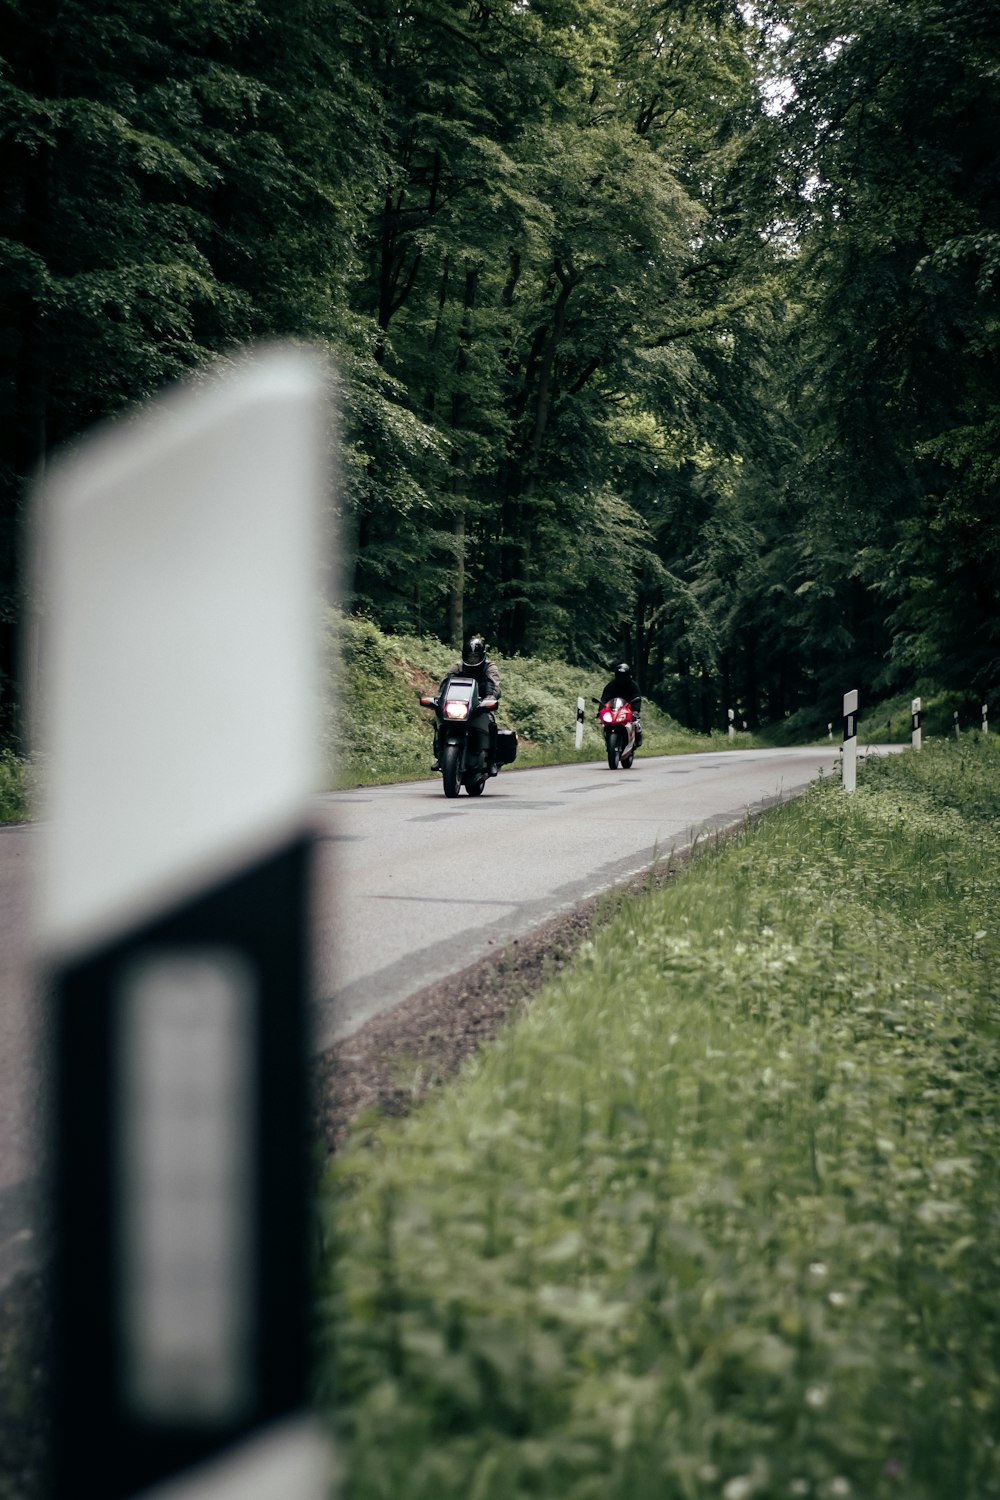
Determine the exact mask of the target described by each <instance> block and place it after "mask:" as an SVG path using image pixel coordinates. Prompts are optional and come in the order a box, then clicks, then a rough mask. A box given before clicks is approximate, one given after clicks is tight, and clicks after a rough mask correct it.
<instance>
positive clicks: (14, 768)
mask: <svg viewBox="0 0 1000 1500" xmlns="http://www.w3.org/2000/svg"><path fill="white" fill-rule="evenodd" d="M32 783H33V778H32V775H31V767H30V765H29V763H28V761H26V760H24V759H22V757H21V756H19V755H15V753H14V751H13V750H9V749H8V750H0V823H23V822H24V821H25V820H26V819H27V818H29V817H30V816H31V794H32Z"/></svg>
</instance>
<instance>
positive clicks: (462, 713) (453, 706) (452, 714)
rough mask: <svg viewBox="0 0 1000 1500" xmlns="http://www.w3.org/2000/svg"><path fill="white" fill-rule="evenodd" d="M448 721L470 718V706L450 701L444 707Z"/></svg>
mask: <svg viewBox="0 0 1000 1500" xmlns="http://www.w3.org/2000/svg"><path fill="white" fill-rule="evenodd" d="M444 716H445V718H446V719H467V718H468V717H469V705H468V704H467V703H459V702H457V701H456V702H453V701H452V700H450V699H449V701H448V702H447V703H446V704H445V706H444Z"/></svg>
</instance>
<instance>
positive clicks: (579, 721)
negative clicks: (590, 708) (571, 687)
mask: <svg viewBox="0 0 1000 1500" xmlns="http://www.w3.org/2000/svg"><path fill="white" fill-rule="evenodd" d="M584 713H585V708H584V702H583V699H582V698H577V700H576V748H577V749H578V750H579V749H581V748H582V746H583V716H584Z"/></svg>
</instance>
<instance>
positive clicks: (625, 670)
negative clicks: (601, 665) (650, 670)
mask: <svg viewBox="0 0 1000 1500" xmlns="http://www.w3.org/2000/svg"><path fill="white" fill-rule="evenodd" d="M628 675H629V665H628V662H627V661H620V662H619V663H618V665H617V667H615V676H616V677H627V676H628Z"/></svg>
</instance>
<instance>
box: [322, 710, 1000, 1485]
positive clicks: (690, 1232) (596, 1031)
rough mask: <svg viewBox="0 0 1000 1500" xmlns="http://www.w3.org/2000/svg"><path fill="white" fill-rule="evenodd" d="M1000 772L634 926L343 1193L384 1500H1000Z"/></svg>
mask: <svg viewBox="0 0 1000 1500" xmlns="http://www.w3.org/2000/svg"><path fill="white" fill-rule="evenodd" d="M998 788H1000V745H998V743H997V741H996V739H995V738H993V739H980V738H979V737H978V736H966V737H963V739H962V741H961V743H959V744H956V743H955V742H954V741H953V740H952V741H950V742H949V741H947V740H942V741H940V742H937V743H935V744H934V745H933V746H932V747H931V748H929V749H927V750H925V751H924V752H923V753H922V754H921V755H916V754H912V753H910V754H906V755H901V756H893V757H891V758H887V759H885V760H883V761H879V762H876V763H873V764H869V765H865V766H864V767H862V769H861V773H860V777H859V786H858V790H857V792H856V793H855V795H854V796H853V797H850V798H848V797H846V796H845V795H844V793H843V791H842V789H841V787H840V785H839V782H838V781H837V780H836V779H830V780H827V781H826V782H821V783H820V784H818V785H817V786H816V787H814V788H813V789H811V790H810V791H809V792H808V793H807V794H806V795H805V796H804V797H802V798H801V799H800V800H798V801H796V802H794V803H792V804H789V805H786V806H785V807H783V808H781V809H779V810H777V811H776V812H773V813H770V814H768V815H767V816H766V817H765V818H763V819H761V820H760V821H758V822H755V823H753V824H752V825H750V826H748V827H747V828H746V830H745V831H744V833H743V835H742V836H741V837H739V838H738V839H736V840H733V841H731V842H728V843H726V844H723V845H722V846H721V847H718V848H715V847H709V848H706V849H705V850H704V851H703V852H702V853H701V854H700V855H699V856H697V857H696V858H695V859H694V860H693V862H692V864H691V866H690V867H689V868H687V869H685V870H682V871H680V872H679V873H678V874H677V876H676V878H675V879H674V880H673V881H671V882H669V883H668V884H667V885H666V886H665V887H663V888H662V889H660V890H652V889H651V890H650V891H649V892H648V894H647V895H645V896H644V897H643V898H641V899H639V900H637V901H633V902H629V903H627V904H625V905H624V906H623V907H622V908H621V909H620V910H619V911H618V912H617V914H616V915H614V916H612V917H611V919H610V921H609V922H608V924H607V925H606V926H604V927H603V928H602V929H600V930H599V932H598V933H597V935H596V937H595V939H594V941H593V943H592V944H588V945H587V947H586V949H585V951H584V952H583V953H582V955H581V956H580V957H579V960H578V961H577V962H576V964H575V965H574V966H573V967H572V968H571V969H570V970H568V971H567V972H566V973H565V975H564V976H562V977H561V978H560V979H559V980H558V981H556V982H554V983H553V984H552V985H551V986H550V987H549V988H548V989H546V990H545V991H543V992H542V993H541V994H540V996H539V997H538V998H536V1000H535V1001H534V1003H533V1005H532V1007H531V1009H530V1010H529V1011H528V1012H527V1013H526V1014H525V1015H524V1016H522V1017H521V1018H520V1019H519V1020H518V1021H517V1022H516V1023H515V1024H512V1025H511V1026H510V1027H509V1028H508V1030H507V1031H506V1032H505V1034H504V1035H503V1036H502V1037H501V1038H500V1039H499V1040H498V1041H497V1042H496V1043H495V1044H493V1045H492V1046H490V1047H489V1048H487V1049H486V1050H485V1051H484V1052H483V1053H482V1054H481V1055H480V1056H479V1057H478V1059H477V1060H476V1061H475V1063H474V1064H473V1065H472V1066H471V1067H470V1068H469V1069H468V1071H467V1073H466V1074H465V1075H464V1076H463V1077H462V1079H461V1080H460V1081H459V1082H458V1083H457V1084H455V1085H453V1086H451V1087H449V1088H447V1089H446V1090H444V1091H443V1092H442V1093H441V1094H439V1095H438V1096H437V1097H436V1098H434V1099H432V1100H431V1101H429V1102H428V1103H426V1104H425V1105H424V1106H422V1107H421V1108H420V1109H419V1110H418V1111H417V1113H416V1114H415V1115H414V1116H413V1117H412V1118H411V1119H410V1120H408V1121H406V1122H378V1121H374V1120H372V1121H368V1122H367V1123H366V1124H364V1125H362V1126H359V1128H358V1129H357V1131H356V1134H355V1138H354V1141H353V1143H352V1145H351V1146H350V1147H349V1149H348V1150H346V1151H345V1153H344V1154H343V1155H342V1157H341V1158H339V1160H338V1161H337V1162H336V1163H335V1164H334V1167H333V1169H332V1178H331V1181H330V1184H329V1191H328V1197H327V1199H326V1213H327V1225H328V1232H329V1242H328V1245H327V1251H326V1256H327V1259H326V1272H327V1279H328V1286H327V1289H326V1294H325V1297H324V1300H323V1301H322V1302H321V1316H322V1318H323V1324H322V1328H321V1337H322V1339H323V1341H324V1347H325V1348H326V1351H327V1352H326V1359H327V1367H326V1368H327V1376H328V1380H329V1385H328V1387H327V1393H328V1395H329V1399H330V1400H331V1402H332V1403H333V1404H334V1406H335V1408H336V1411H337V1412H338V1415H339V1425H340V1433H341V1441H342V1444H343V1448H344V1455H345V1458H346V1460H347V1462H348V1465H349V1471H350V1474H351V1480H350V1486H349V1491H348V1493H349V1494H350V1496H351V1500H383V1497H384V1500H397V1497H398V1496H400V1495H406V1496H407V1500H452V1497H455V1500H459V1497H460V1500H515V1497H516V1500H523V1497H526V1496H533V1497H539V1500H549V1497H551V1500H675V1497H708V1496H712V1497H721V1500H749V1497H756V1500H777V1497H779V1496H780V1497H786V1496H788V1497H792V1496H800V1497H823V1500H825V1497H845V1496H857V1497H864V1500H883V1497H890V1496H905V1497H906V1500H987V1497H989V1496H1000V1303H998V1300H997V1287H998V1286H1000V1110H998V1107H1000V987H998V981H997V964H998V959H1000V817H998V813H1000V798H998Z"/></svg>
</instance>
